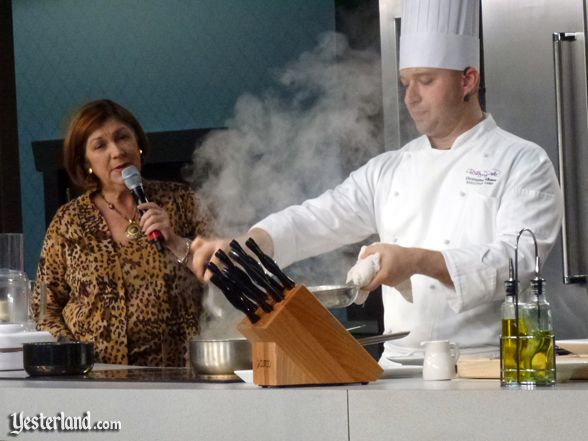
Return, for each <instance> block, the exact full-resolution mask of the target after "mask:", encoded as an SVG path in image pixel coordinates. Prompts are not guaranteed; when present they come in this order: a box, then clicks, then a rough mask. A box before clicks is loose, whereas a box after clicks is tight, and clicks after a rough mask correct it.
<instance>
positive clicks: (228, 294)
mask: <svg viewBox="0 0 588 441" xmlns="http://www.w3.org/2000/svg"><path fill="white" fill-rule="evenodd" d="M217 269H218V268H217ZM210 281H211V282H212V283H214V284H215V285H216V286H218V287H219V289H220V290H221V291H222V293H223V294H224V296H225V298H226V299H227V300H228V301H229V303H230V304H231V305H233V306H234V307H235V308H236V309H238V310H239V311H241V312H243V313H244V314H245V315H246V316H247V318H248V319H249V321H250V322H251V323H256V322H258V321H259V316H258V315H257V314H255V312H254V311H252V310H251V309H250V308H249V307H247V306H246V304H245V303H244V302H243V301H242V299H241V298H239V297H238V296H237V295H236V293H235V292H234V291H233V290H232V289H231V288H229V285H227V284H226V283H225V282H226V281H225V280H224V279H223V278H222V277H221V276H219V275H218V274H213V275H212V277H211V278H210Z"/></svg>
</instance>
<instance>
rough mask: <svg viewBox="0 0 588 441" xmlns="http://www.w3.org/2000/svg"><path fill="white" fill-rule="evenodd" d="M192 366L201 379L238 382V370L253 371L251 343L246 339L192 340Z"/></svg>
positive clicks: (197, 338)
mask: <svg viewBox="0 0 588 441" xmlns="http://www.w3.org/2000/svg"><path fill="white" fill-rule="evenodd" d="M190 364H191V365H192V368H193V369H194V371H195V372H196V374H197V375H198V376H199V377H202V378H205V379H210V380H221V381H222V380H236V379H238V378H239V377H237V376H236V375H235V371H236V370H246V369H251V368H252V364H251V343H249V341H248V340H246V339H245V338H234V339H231V338H228V339H206V338H199V337H195V338H193V339H192V340H190Z"/></svg>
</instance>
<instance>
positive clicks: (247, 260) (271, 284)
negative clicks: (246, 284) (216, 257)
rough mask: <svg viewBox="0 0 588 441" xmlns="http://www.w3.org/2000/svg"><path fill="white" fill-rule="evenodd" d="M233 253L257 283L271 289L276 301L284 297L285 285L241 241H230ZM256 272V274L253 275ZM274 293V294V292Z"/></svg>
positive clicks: (270, 291) (270, 292)
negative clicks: (269, 272) (268, 271)
mask: <svg viewBox="0 0 588 441" xmlns="http://www.w3.org/2000/svg"><path fill="white" fill-rule="evenodd" d="M230 247H231V255H232V256H233V257H236V258H235V260H237V262H238V263H239V264H240V265H241V266H242V267H243V268H245V270H246V271H247V273H248V274H249V276H250V277H252V278H253V279H254V280H255V281H256V282H257V283H259V284H260V285H262V286H264V288H265V289H267V290H268V291H269V294H270V295H271V296H272V297H273V298H274V300H275V301H276V302H279V301H280V300H283V299H284V294H283V293H284V289H285V287H284V286H282V285H280V283H278V282H277V281H276V280H275V279H274V278H273V277H272V276H271V275H270V274H268V273H266V272H265V270H264V269H263V266H261V264H260V263H259V262H258V261H257V260H256V259H254V258H253V257H252V256H250V255H249V254H248V253H247V251H245V250H244V249H243V248H242V247H241V245H240V244H239V242H237V241H236V240H232V241H231V243H230ZM253 274H255V275H253ZM272 293H273V294H272Z"/></svg>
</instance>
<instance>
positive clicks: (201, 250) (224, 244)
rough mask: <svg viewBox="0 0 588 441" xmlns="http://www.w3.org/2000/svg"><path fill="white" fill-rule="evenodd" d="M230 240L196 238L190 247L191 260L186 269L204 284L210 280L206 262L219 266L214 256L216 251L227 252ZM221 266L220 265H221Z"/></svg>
mask: <svg viewBox="0 0 588 441" xmlns="http://www.w3.org/2000/svg"><path fill="white" fill-rule="evenodd" d="M230 242H231V239H223V238H206V239H205V238H203V237H197V238H196V239H194V240H193V241H192V245H191V246H190V249H191V253H192V259H191V260H189V261H188V264H187V265H188V268H189V269H190V270H191V271H192V272H193V273H194V274H195V275H196V277H197V278H198V280H200V281H201V282H206V283H208V281H209V280H210V277H211V276H212V273H211V272H210V271H209V270H208V269H207V268H206V265H208V262H212V263H214V264H216V265H217V266H218V265H219V261H218V258H217V257H216V256H215V255H214V253H216V251H217V250H219V249H222V250H223V251H224V252H228V251H229V249H230V247H229V243H230ZM221 266H222V265H221Z"/></svg>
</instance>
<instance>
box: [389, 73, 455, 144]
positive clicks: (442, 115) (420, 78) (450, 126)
mask: <svg viewBox="0 0 588 441" xmlns="http://www.w3.org/2000/svg"><path fill="white" fill-rule="evenodd" d="M463 78H464V76H463V72H461V71H457V70H449V69H432V68H406V69H402V70H401V71H400V81H401V83H402V85H403V86H404V87H405V89H406V92H405V95H404V103H405V104H406V107H407V108H408V111H409V112H410V116H411V117H412V119H413V121H414V122H415V124H416V127H417V130H418V131H419V132H420V133H422V134H424V135H427V136H429V137H430V138H434V139H443V138H446V137H448V136H450V135H451V133H452V132H453V131H454V130H455V129H456V127H457V126H458V125H459V122H460V121H461V118H463V114H464V112H465V111H466V106H465V104H464V96H465V92H464V81H463Z"/></svg>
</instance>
